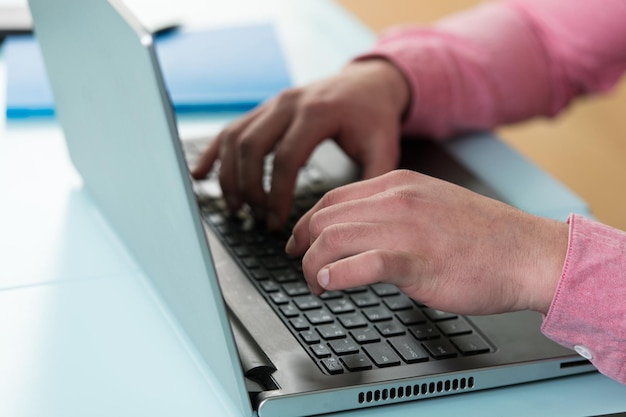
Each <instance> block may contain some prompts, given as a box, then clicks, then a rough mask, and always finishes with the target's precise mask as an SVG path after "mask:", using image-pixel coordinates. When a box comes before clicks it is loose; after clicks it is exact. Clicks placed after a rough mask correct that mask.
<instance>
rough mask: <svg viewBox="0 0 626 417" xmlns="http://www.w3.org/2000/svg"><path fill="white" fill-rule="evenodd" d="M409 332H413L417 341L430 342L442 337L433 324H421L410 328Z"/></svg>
mask: <svg viewBox="0 0 626 417" xmlns="http://www.w3.org/2000/svg"><path fill="white" fill-rule="evenodd" d="M409 332H411V334H412V335H413V336H414V337H415V338H416V339H417V340H430V339H436V338H438V337H439V336H441V333H439V330H437V328H436V327H435V326H434V325H431V324H419V325H417V326H412V327H409Z"/></svg>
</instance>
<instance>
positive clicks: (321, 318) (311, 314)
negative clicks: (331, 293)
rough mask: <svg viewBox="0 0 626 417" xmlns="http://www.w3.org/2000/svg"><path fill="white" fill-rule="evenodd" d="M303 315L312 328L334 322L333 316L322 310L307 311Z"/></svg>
mask: <svg viewBox="0 0 626 417" xmlns="http://www.w3.org/2000/svg"><path fill="white" fill-rule="evenodd" d="M304 315H305V316H306V318H307V320H308V321H309V323H311V324H312V325H314V326H315V325H318V324H327V323H332V322H333V321H335V319H334V318H333V315H332V314H330V313H329V312H328V310H326V309H324V308H322V309H319V310H312V311H307V312H306V313H304Z"/></svg>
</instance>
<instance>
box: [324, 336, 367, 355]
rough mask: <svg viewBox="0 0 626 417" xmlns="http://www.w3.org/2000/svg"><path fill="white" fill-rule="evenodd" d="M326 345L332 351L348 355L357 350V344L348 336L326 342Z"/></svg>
mask: <svg viewBox="0 0 626 417" xmlns="http://www.w3.org/2000/svg"><path fill="white" fill-rule="evenodd" d="M328 346H330V348H331V349H332V351H333V352H335V353H336V354H337V355H348V354H350V353H357V352H358V351H359V345H357V344H356V343H354V341H353V340H352V339H350V338H345V339H338V340H331V341H330V342H328Z"/></svg>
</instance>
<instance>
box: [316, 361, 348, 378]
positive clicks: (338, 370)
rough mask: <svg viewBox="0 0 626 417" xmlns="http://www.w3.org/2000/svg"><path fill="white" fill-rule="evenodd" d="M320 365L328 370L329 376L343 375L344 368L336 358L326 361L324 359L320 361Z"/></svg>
mask: <svg viewBox="0 0 626 417" xmlns="http://www.w3.org/2000/svg"><path fill="white" fill-rule="evenodd" d="M320 363H321V364H322V366H323V367H324V369H326V371H327V372H328V373H329V374H333V375H334V374H342V373H343V367H342V366H341V364H340V363H339V361H338V360H337V359H335V358H326V359H322V360H321V361H320Z"/></svg>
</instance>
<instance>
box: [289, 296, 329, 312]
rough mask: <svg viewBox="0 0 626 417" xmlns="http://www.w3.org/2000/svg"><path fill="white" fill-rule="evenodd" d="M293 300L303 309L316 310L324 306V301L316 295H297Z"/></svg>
mask: <svg viewBox="0 0 626 417" xmlns="http://www.w3.org/2000/svg"><path fill="white" fill-rule="evenodd" d="M293 302H294V304H295V305H296V306H298V308H299V309H300V310H302V311H306V310H314V309H317V308H320V307H322V302H321V301H320V299H319V298H317V297H316V296H314V295H303V296H300V297H295V298H294V299H293Z"/></svg>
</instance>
